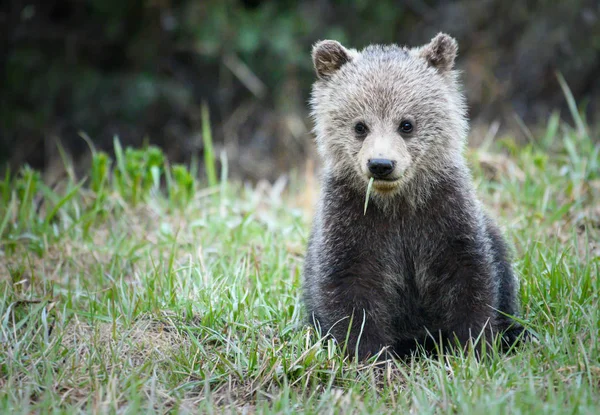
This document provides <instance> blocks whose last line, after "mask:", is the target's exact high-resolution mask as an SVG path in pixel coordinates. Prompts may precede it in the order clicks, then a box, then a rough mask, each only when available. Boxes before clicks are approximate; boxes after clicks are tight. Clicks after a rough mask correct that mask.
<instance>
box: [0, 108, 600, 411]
mask: <svg viewBox="0 0 600 415" xmlns="http://www.w3.org/2000/svg"><path fill="white" fill-rule="evenodd" d="M580 122H581V120H580ZM582 125H583V124H582ZM577 126H578V128H577V130H573V129H571V128H569V127H568V126H566V124H565V123H562V122H559V120H558V118H557V117H553V118H551V120H550V122H549V124H548V129H547V131H546V132H545V134H542V136H541V137H540V139H539V140H538V141H539V144H537V145H534V144H530V145H528V146H525V147H519V146H516V145H515V144H514V143H513V142H512V141H511V140H508V139H505V140H500V143H499V144H498V145H497V146H496V147H495V148H494V152H493V153H484V152H482V151H476V150H474V151H470V152H469V159H470V161H471V164H472V165H473V167H474V174H475V180H476V183H477V186H478V189H479V193H480V195H481V197H482V199H483V200H484V201H485V203H486V205H487V206H488V207H489V209H490V211H492V212H493V214H494V215H495V216H496V217H497V218H498V219H499V221H500V223H501V224H502V225H503V228H504V229H505V231H506V234H507V236H508V238H509V240H510V241H511V243H512V244H513V245H514V247H515V252H516V268H517V270H518V273H519V274H520V276H521V278H522V284H521V298H522V301H523V313H524V315H523V318H524V321H525V324H526V325H527V326H528V327H530V328H531V330H533V331H534V332H535V333H537V335H538V336H539V344H530V345H527V346H525V347H524V348H522V349H521V350H518V351H516V352H515V353H512V354H510V355H501V354H495V355H494V356H493V357H491V358H490V359H488V360H485V361H482V362H478V361H476V360H475V359H474V358H473V357H471V356H460V355H453V356H445V357H443V358H439V359H438V358H421V359H419V360H414V361H411V362H409V363H400V362H395V363H393V364H392V365H388V366H387V367H384V368H381V367H377V366H376V365H374V364H372V363H371V362H367V363H365V364H359V363H357V362H355V361H352V360H349V359H344V358H342V357H341V355H340V353H339V350H338V349H337V348H336V346H335V345H334V344H333V342H332V341H331V340H327V339H319V338H318V337H317V336H316V335H315V334H314V333H312V332H311V330H310V329H309V328H308V327H307V326H306V325H305V324H304V312H303V309H302V307H301V304H300V284H301V268H302V260H303V253H304V249H305V244H306V238H307V236H308V230H309V224H310V210H309V209H306V206H307V205H309V204H308V203H307V201H306V197H307V192H306V190H305V189H304V188H303V186H302V184H301V183H302V180H300V179H298V180H292V181H291V182H290V184H288V185H287V186H286V187H285V189H284V191H283V192H282V186H281V183H277V184H275V185H273V186H270V185H264V184H260V185H258V186H255V187H249V186H242V185H241V184H239V183H231V182H230V183H227V182H225V181H221V182H220V183H217V181H216V174H215V172H214V170H213V168H212V167H211V171H210V172H209V176H210V180H211V184H212V185H211V187H208V188H205V187H203V186H201V185H200V184H199V183H198V182H197V181H196V179H195V178H194V177H195V174H192V173H190V172H189V171H188V170H187V169H186V168H185V167H184V166H170V165H168V163H166V162H165V160H164V157H163V156H162V153H161V152H160V151H159V150H157V149H155V148H147V149H140V150H133V149H122V148H121V146H120V145H119V144H118V141H116V142H115V145H116V148H115V150H116V160H115V161H114V162H113V161H112V160H111V159H110V158H109V157H108V155H106V154H104V153H100V152H98V153H96V152H95V150H93V151H94V157H93V165H92V168H91V170H90V175H89V177H87V178H75V177H74V176H73V175H72V173H71V174H70V176H69V177H68V178H66V179H65V180H63V181H62V182H60V183H59V184H58V185H56V186H53V187H52V188H51V187H48V186H47V185H45V184H44V183H43V182H42V180H41V178H40V175H39V174H38V173H37V172H35V171H32V170H30V169H27V168H25V169H23V170H22V171H21V172H19V173H18V174H16V175H7V176H6V179H5V180H4V182H2V183H1V184H0V297H1V301H0V388H1V390H0V413H14V414H17V413H31V412H41V413H49V412H57V413H58V412H61V413H62V412H66V413H79V412H97V413H138V412H146V411H155V412H159V413H163V412H166V411H175V412H181V413H187V412H194V413H196V412H224V411H228V410H231V411H239V412H244V411H246V413H252V412H265V413H271V412H272V413H300V412H302V413H304V412H305V413H348V412H352V413H376V414H380V413H415V414H428V413H442V414H455V413H459V414H482V413H485V414H488V415H492V414H500V413H510V414H519V413H526V414H543V413H569V414H575V413H590V414H592V413H598V412H600V339H599V334H600V307H599V303H598V293H599V292H600V282H599V278H598V276H599V275H598V274H599V268H600V243H599V233H600V197H599V196H600V157H599V151H600V147H599V145H598V144H595V143H594V141H593V140H592V139H591V138H590V137H589V136H588V135H587V134H588V133H587V132H586V129H585V127H582V126H581V125H580V124H579V123H578V124H577ZM224 176H226V174H225V175H224ZM83 179H86V181H85V182H84V181H83ZM309 199H310V198H309Z"/></svg>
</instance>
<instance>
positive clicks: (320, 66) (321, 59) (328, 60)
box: [312, 40, 352, 79]
mask: <svg viewBox="0 0 600 415" xmlns="http://www.w3.org/2000/svg"><path fill="white" fill-rule="evenodd" d="M312 59H313V65H314V66H315V71H316V72H317V76H318V77H319V78H321V79H324V78H327V77H328V76H329V75H331V74H333V73H334V72H335V71H337V70H338V69H340V68H341V67H342V65H344V64H345V63H347V62H350V61H351V60H352V54H351V52H350V51H349V50H348V49H346V48H345V47H343V46H342V44H341V43H340V42H338V41H335V40H322V41H320V42H317V43H316V44H315V45H314V46H313V50H312Z"/></svg>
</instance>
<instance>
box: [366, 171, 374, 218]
mask: <svg viewBox="0 0 600 415" xmlns="http://www.w3.org/2000/svg"><path fill="white" fill-rule="evenodd" d="M373 180H374V179H373V178H372V177H371V178H370V179H369V184H368V186H367V196H366V197H365V211H364V212H363V215H366V214H367V206H369V196H370V195H371V187H372V186H373Z"/></svg>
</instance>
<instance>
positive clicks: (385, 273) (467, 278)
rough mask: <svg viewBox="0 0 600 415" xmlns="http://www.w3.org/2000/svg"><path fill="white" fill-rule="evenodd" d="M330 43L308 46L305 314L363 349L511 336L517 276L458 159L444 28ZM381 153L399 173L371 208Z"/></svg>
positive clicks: (454, 94)
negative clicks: (312, 177) (312, 156)
mask: <svg viewBox="0 0 600 415" xmlns="http://www.w3.org/2000/svg"><path fill="white" fill-rule="evenodd" d="M440 36H441V37H440ZM328 42H329V43H324V45H325V47H324V48H323V47H321V48H319V45H317V46H315V51H314V52H313V59H314V61H315V67H316V70H317V75H318V76H319V78H320V79H319V81H317V83H316V84H315V88H314V90H313V100H312V105H313V116H314V118H315V122H316V126H315V131H316V134H317V143H318V145H319V152H320V154H321V156H322V157H323V159H324V162H325V169H324V173H323V179H322V190H321V192H322V193H321V197H320V201H319V205H318V208H317V212H316V216H315V219H314V224H313V229H312V233H311V236H310V239H309V244H308V250H307V255H306V261H305V269H304V302H305V305H306V308H307V311H308V313H309V318H310V320H311V322H312V323H314V324H315V325H316V326H318V328H320V330H321V331H322V333H323V334H326V333H329V334H331V335H332V336H333V337H334V338H335V339H336V340H337V341H338V342H340V343H343V342H344V341H345V339H346V338H347V339H348V343H347V344H346V349H347V352H348V354H350V355H354V353H355V352H357V353H358V356H359V358H360V359H364V358H366V357H369V356H373V355H376V354H377V353H378V352H379V351H380V350H381V349H382V348H383V347H386V346H387V347H388V349H389V350H390V351H391V352H392V353H394V354H396V355H400V356H405V355H408V354H410V353H411V352H412V351H414V350H415V349H416V348H417V344H421V345H423V346H425V347H426V348H429V347H430V346H431V345H432V343H434V342H433V341H432V338H433V339H435V340H436V341H437V340H438V339H439V338H440V337H441V339H442V341H443V342H444V345H449V344H451V343H453V342H454V340H458V341H459V342H460V344H463V345H466V344H467V343H469V340H470V339H472V338H476V337H478V336H480V335H482V337H483V339H484V341H482V342H481V343H480V344H482V343H484V342H490V341H491V340H492V338H493V335H494V333H500V332H504V335H505V338H506V339H507V343H512V342H513V341H514V340H515V339H516V338H517V337H518V336H519V334H520V333H521V331H522V330H523V329H522V328H521V327H520V326H519V325H518V324H516V323H514V322H513V321H511V320H510V319H509V318H508V317H505V316H504V315H503V314H509V315H515V314H517V312H518V302H517V290H516V280H515V278H514V275H513V271H512V266H511V264H510V258H509V257H508V250H507V247H506V245H505V242H504V240H503V238H502V236H501V234H500V232H499V230H498V229H497V227H496V226H495V224H494V223H493V222H492V220H491V219H490V218H489V217H488V216H487V215H486V214H485V213H484V212H483V210H482V208H481V206H480V204H479V202H478V201H477V199H476V198H475V195H474V190H473V186H472V182H471V177H470V173H469V170H468V168H467V167H466V164H465V162H464V159H463V156H462V149H463V145H464V141H465V137H466V122H465V120H464V106H463V104H462V96H461V95H460V93H459V91H458V88H457V84H456V81H455V77H454V74H453V73H452V72H451V69H452V66H453V62H454V57H455V55H456V43H455V42H454V40H453V39H452V38H450V37H448V36H445V35H438V37H437V38H436V39H434V40H433V41H432V43H431V44H430V45H427V46H425V47H424V48H418V49H413V50H408V49H401V48H397V47H388V48H387V49H386V48H379V49H377V48H375V49H373V48H371V49H369V48H367V49H366V50H365V51H363V52H362V53H359V52H357V51H353V50H347V49H345V48H343V46H341V45H339V43H337V42H331V41H328ZM327 59H331V60H333V61H332V62H328V61H327ZM354 62H356V63H354ZM396 63H397V66H394V65H396ZM353 64H354V65H355V66H354V67H353V66H352V65H353ZM382 68H383V69H382ZM374 74H375V75H374ZM428 77H429V79H428ZM346 82H357V83H361V82H362V83H363V85H359V87H358V88H357V87H356V86H355V85H347V86H346V85H345V83H346ZM402 86H403V87H404V89H403V88H402ZM378 94H379V95H378ZM400 94H402V96H401V97H400ZM407 114H409V115H407ZM409 117H410V118H409ZM401 119H410V120H411V122H412V123H413V124H415V133H414V134H411V135H410V137H409V136H407V135H406V134H405V135H401V134H400V133H397V132H395V131H394V129H393V128H394V125H395V124H394V123H396V124H397V123H398V122H399V120H401ZM357 120H361V121H360V122H362V120H365V121H364V123H365V124H367V125H370V126H371V129H370V130H369V132H368V133H367V134H364V135H361V136H360V137H359V139H358V140H357V138H356V137H354V136H352V133H351V132H350V131H352V130H351V128H352V127H353V126H355V125H356V122H357ZM332 124H333V125H332ZM390 126H391V127H390ZM369 134H370V135H369ZM411 140H412V141H411ZM390 154H391V155H390ZM374 155H375V156H376V157H384V156H385V157H390V158H393V160H394V169H396V170H401V171H400V172H399V173H398V174H397V177H398V178H397V179H396V178H394V180H386V181H383V180H380V181H376V183H378V185H376V186H375V191H374V195H373V197H372V200H371V202H370V204H369V206H368V209H367V212H366V214H364V213H363V209H364V197H365V193H366V183H367V182H368V178H369V174H371V173H369V171H368V168H365V167H364V163H367V161H369V162H370V161H371V159H372V157H374ZM357 165H358V166H357ZM395 174H396V171H394V172H393V173H392V175H395ZM394 177H395V176H394ZM350 322H352V325H351V326H350V327H349V324H350ZM357 343H358V347H357Z"/></svg>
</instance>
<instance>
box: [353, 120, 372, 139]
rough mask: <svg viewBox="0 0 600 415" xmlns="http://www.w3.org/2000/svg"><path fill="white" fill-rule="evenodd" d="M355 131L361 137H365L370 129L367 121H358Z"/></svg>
mask: <svg viewBox="0 0 600 415" xmlns="http://www.w3.org/2000/svg"><path fill="white" fill-rule="evenodd" d="M354 132H355V133H356V135H358V136H359V137H364V136H365V135H367V133H368V132H369V129H368V128H367V126H366V125H365V123H362V122H357V123H356V125H355V126H354Z"/></svg>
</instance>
